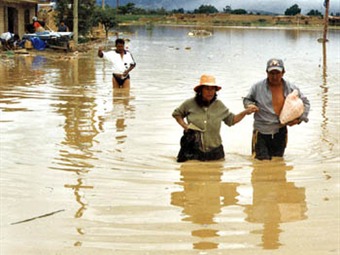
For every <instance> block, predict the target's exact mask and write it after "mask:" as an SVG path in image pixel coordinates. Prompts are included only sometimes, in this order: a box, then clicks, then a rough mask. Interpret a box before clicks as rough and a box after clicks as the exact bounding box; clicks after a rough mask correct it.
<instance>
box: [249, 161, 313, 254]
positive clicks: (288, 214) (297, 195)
mask: <svg viewBox="0 0 340 255" xmlns="http://www.w3.org/2000/svg"><path fill="white" fill-rule="evenodd" d="M292 169H293V167H292V166H288V165H286V163H285V162H284V161H281V162H280V161H278V162H274V163H269V162H268V164H266V163H259V162H256V161H255V162H254V163H253V171H252V176H251V183H252V187H253V201H252V204H251V205H246V206H245V210H244V211H245V213H246V214H247V217H246V221H248V222H251V223H262V224H263V228H262V229H261V230H258V231H253V234H259V235H261V236H262V237H261V239H262V242H261V244H260V245H261V246H262V247H263V248H264V249H278V248H279V247H280V246H281V245H282V244H281V243H280V233H281V232H282V229H281V228H280V224H281V223H284V222H292V221H299V220H303V219H306V218H307V216H306V212H307V206H306V201H305V199H306V195H305V188H301V187H296V186H295V184H294V183H293V182H287V179H286V172H287V171H289V170H292Z"/></svg>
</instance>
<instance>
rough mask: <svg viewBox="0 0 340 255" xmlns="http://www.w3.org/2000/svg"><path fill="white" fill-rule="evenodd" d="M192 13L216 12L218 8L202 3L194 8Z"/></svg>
mask: <svg viewBox="0 0 340 255" xmlns="http://www.w3.org/2000/svg"><path fill="white" fill-rule="evenodd" d="M194 13H218V10H217V9H216V7H215V6H212V5H204V4H203V5H201V6H200V7H199V8H198V9H195V10H194Z"/></svg>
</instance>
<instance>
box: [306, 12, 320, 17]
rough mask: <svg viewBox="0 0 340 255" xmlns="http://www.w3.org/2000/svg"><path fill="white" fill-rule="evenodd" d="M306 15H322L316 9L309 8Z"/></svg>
mask: <svg viewBox="0 0 340 255" xmlns="http://www.w3.org/2000/svg"><path fill="white" fill-rule="evenodd" d="M307 15H308V16H320V17H322V16H323V15H322V13H321V12H319V11H318V10H310V11H309V12H308V13H307Z"/></svg>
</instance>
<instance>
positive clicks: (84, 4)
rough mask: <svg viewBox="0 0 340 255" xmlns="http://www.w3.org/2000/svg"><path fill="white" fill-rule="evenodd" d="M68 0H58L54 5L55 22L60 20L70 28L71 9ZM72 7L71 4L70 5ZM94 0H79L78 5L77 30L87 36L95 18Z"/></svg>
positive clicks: (71, 24)
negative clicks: (55, 12)
mask: <svg viewBox="0 0 340 255" xmlns="http://www.w3.org/2000/svg"><path fill="white" fill-rule="evenodd" d="M69 2H70V1H69V0H58V4H57V7H56V11H57V13H58V14H57V16H56V24H58V23H59V22H60V21H61V20H64V21H65V24H66V25H67V26H68V27H69V28H70V29H72V28H73V9H72V8H70V5H69ZM71 7H72V6H71ZM95 7H96V0H82V1H79V6H78V32H79V34H80V35H82V36H87V35H88V33H89V32H90V30H91V28H92V27H93V24H94V20H95V9H96V8H95Z"/></svg>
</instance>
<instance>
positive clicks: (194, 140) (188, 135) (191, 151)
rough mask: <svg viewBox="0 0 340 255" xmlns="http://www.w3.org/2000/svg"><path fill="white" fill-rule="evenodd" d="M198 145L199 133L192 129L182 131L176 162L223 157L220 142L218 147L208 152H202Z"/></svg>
mask: <svg viewBox="0 0 340 255" xmlns="http://www.w3.org/2000/svg"><path fill="white" fill-rule="evenodd" d="M199 147H200V133H199V132H198V131H194V130H188V131H187V132H184V134H183V136H182V138H181V149H180V151H179V152H178V155H177V162H185V161H187V160H192V159H196V160H200V161H207V160H218V159H222V158H224V149H223V145H222V144H221V145H220V146H219V147H217V148H214V149H212V150H211V151H208V152H203V151H201V150H200V149H199Z"/></svg>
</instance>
